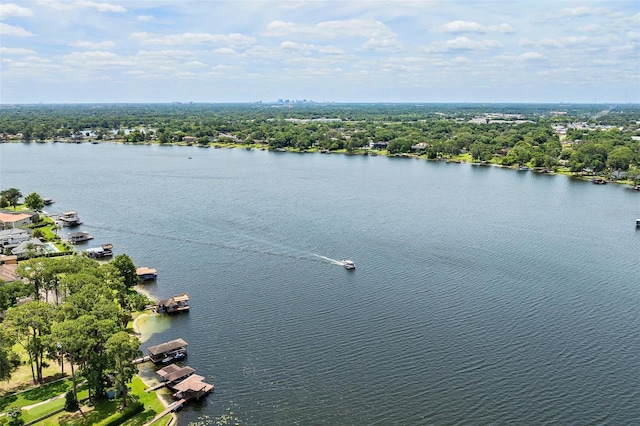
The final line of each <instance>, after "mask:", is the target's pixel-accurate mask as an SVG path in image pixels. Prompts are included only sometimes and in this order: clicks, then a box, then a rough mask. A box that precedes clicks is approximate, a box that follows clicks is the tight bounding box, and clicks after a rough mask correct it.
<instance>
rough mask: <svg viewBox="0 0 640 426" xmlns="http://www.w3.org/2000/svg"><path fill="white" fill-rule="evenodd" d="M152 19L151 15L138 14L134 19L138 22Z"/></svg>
mask: <svg viewBox="0 0 640 426" xmlns="http://www.w3.org/2000/svg"><path fill="white" fill-rule="evenodd" d="M153 20H154V17H153V16H149V15H138V16H136V21H140V22H151V21H153Z"/></svg>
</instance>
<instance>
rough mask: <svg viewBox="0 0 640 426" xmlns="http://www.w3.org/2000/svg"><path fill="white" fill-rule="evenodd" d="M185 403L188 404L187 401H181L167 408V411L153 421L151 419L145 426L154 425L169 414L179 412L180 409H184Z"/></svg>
mask: <svg viewBox="0 0 640 426" xmlns="http://www.w3.org/2000/svg"><path fill="white" fill-rule="evenodd" d="M185 402H187V400H186V399H180V400H178V401H176V402H174V403H172V404H171V405H169V406H168V407H167V408H165V410H164V411H163V412H162V413H160V414H158V415H157V416H155V417H154V418H153V419H151V420H150V421H148V422H147V423H145V424H144V426H149V425H152V424H153V423H155V422H157V421H158V420H160V419H161V418H163V417H164V416H166V415H167V414H169V413H173V412H174V411H178V410H179V409H180V408H182V406H183V405H184V403H185Z"/></svg>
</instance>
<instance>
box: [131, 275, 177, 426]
mask: <svg viewBox="0 0 640 426" xmlns="http://www.w3.org/2000/svg"><path fill="white" fill-rule="evenodd" d="M135 290H136V291H137V292H139V293H140V294H142V295H144V296H146V297H148V298H150V299H152V300H155V298H154V297H152V296H151V295H150V294H148V292H144V291H140V289H138V288H136V289H135ZM154 315H157V314H155V313H147V312H146V311H143V312H142V313H141V314H140V315H138V316H137V317H135V318H134V320H133V324H132V328H133V332H134V334H135V335H136V336H137V337H138V338H139V339H140V343H144V341H146V340H147V339H145V340H144V341H143V340H142V339H141V336H144V334H145V333H147V338H148V337H149V336H150V335H151V334H153V332H150V327H148V326H146V327H145V323H146V320H147V319H149V318H153V316H154ZM143 365H144V364H140V365H138V368H137V370H138V371H137V373H136V376H137V377H138V378H139V379H140V380H141V381H142V383H144V385H145V386H146V387H148V388H150V387H152V386H154V385H156V384H157V381H156V383H154V382H153V380H152V379H149V377H145V375H144V374H141V368H142V366H143ZM153 392H154V393H155V394H156V397H157V398H158V400H159V401H160V403H161V404H162V406H163V407H164V408H167V407H168V406H169V404H170V403H171V400H170V396H169V395H166V394H165V395H164V396H166V398H165V397H163V394H161V393H160V392H158V391H157V390H156V391H153ZM169 415H170V416H171V419H170V420H169V421H168V422H167V423H166V425H167V426H170V425H177V424H178V415H177V413H169Z"/></svg>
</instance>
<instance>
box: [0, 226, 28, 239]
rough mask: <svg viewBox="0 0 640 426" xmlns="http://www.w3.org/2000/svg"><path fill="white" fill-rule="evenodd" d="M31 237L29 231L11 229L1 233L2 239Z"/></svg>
mask: <svg viewBox="0 0 640 426" xmlns="http://www.w3.org/2000/svg"><path fill="white" fill-rule="evenodd" d="M25 234H26V235H30V234H29V231H27V230H26V229H20V228H10V229H5V230H2V231H0V238H6V237H13V236H19V235H25Z"/></svg>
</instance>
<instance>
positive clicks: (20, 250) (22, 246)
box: [11, 238, 44, 254]
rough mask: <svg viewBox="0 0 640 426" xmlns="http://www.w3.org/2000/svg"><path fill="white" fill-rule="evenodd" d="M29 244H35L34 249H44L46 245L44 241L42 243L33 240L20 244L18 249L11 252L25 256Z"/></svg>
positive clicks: (35, 239)
mask: <svg viewBox="0 0 640 426" xmlns="http://www.w3.org/2000/svg"><path fill="white" fill-rule="evenodd" d="M29 244H33V245H34V247H36V248H38V247H44V243H43V242H42V241H40V240H39V239H37V238H31V239H30V240H27V241H23V242H21V243H20V244H18V246H17V247H16V248H14V249H13V250H11V253H13V254H23V253H26V252H27V245H29Z"/></svg>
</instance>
